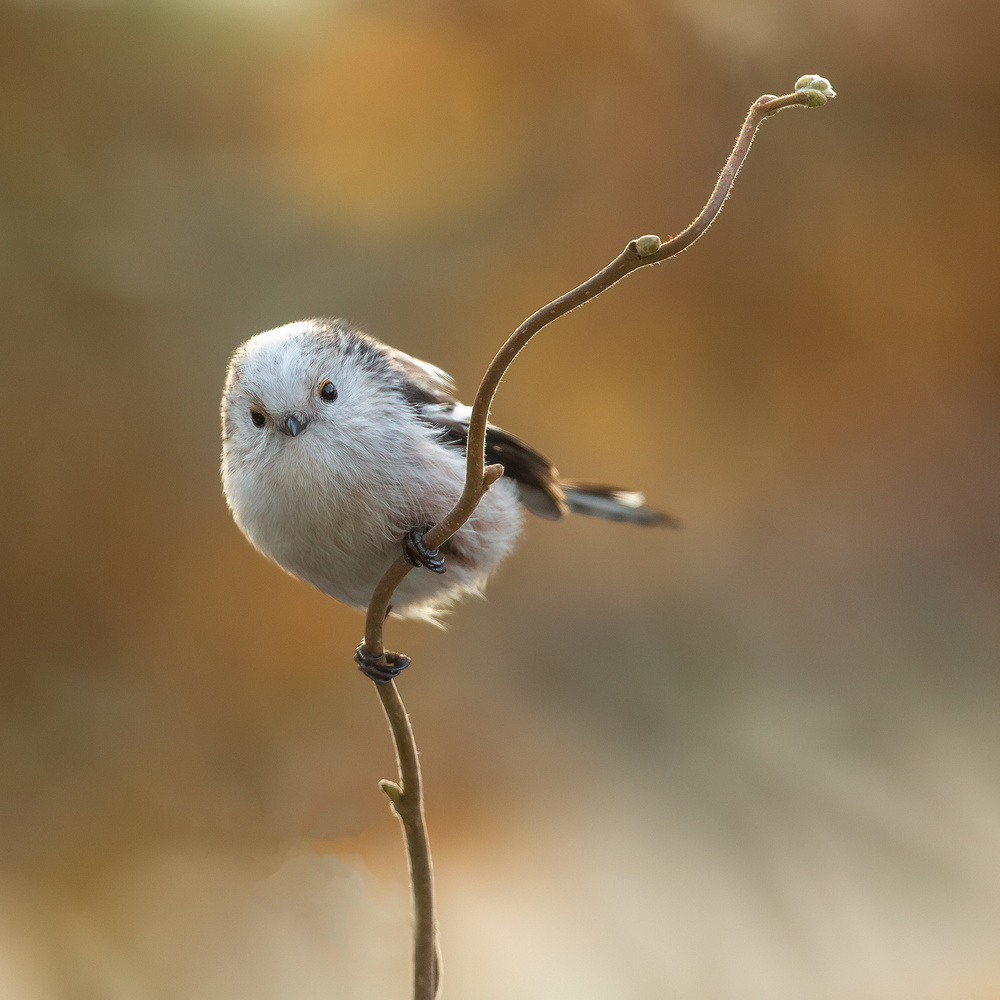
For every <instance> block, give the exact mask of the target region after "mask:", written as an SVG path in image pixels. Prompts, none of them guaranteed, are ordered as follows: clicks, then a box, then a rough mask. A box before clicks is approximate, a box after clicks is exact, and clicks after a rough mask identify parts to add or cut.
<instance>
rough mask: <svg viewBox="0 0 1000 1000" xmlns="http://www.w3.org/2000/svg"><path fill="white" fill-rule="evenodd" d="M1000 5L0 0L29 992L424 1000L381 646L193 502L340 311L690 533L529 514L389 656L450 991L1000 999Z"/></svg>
mask: <svg viewBox="0 0 1000 1000" xmlns="http://www.w3.org/2000/svg"><path fill="white" fill-rule="evenodd" d="M998 28H1000V8H997V6H996V5H995V4H993V3H987V2H973V3H971V4H967V5H965V6H964V7H963V8H962V11H961V12H960V14H959V13H956V12H955V10H954V9H953V8H952V7H951V6H949V5H947V4H945V3H943V2H941V0H927V2H925V3H922V4H917V3H904V2H902V0H884V2H881V3H876V4H872V3H861V2H860V0H841V2H839V3H830V4H825V5H814V6H813V7H803V6H802V5H800V4H792V3H788V2H785V0H771V2H769V3H768V2H764V0H754V2H750V3H746V4H733V3H730V2H725V0H708V2H706V3H703V4H702V3H698V4H696V3H693V2H691V0H676V2H675V3H667V2H665V0H618V2H614V3H598V2H587V3H582V4H581V3H569V2H568V0H545V2H544V3H537V2H535V3H527V2H523V0H500V2H496V0H470V2H467V3H462V4H458V3H449V2H444V0H440V2H438V0H430V2H427V3H422V4H400V3H394V2H385V3H383V2H363V3H356V4H340V3H330V4H319V3H312V4H310V3H303V4H291V3H290V4H284V5H280V4H276V5H267V4H260V5H252V4H246V5H240V4H236V3H225V4H219V5H214V6H205V7H197V6H195V5H188V4H183V3H179V2H178V3H168V2H162V3H158V4H149V3H139V2H123V3H102V2H95V3H86V4H84V3H58V2H53V3H28V2H24V3H20V4H18V3H8V4H6V5H4V6H2V7H0V93H3V95H4V98H3V101H2V102H0V134H2V135H3V136H4V141H3V145H2V151H0V285H2V289H3V302H4V320H3V326H2V337H3V359H4V360H3V364H2V365H0V388H2V395H0V398H2V400H3V404H4V406H3V412H4V420H5V424H6V430H5V432H4V433H3V434H2V435H0V525H2V542H0V545H2V548H0V558H2V565H3V573H2V575H0V586H2V593H0V621H2V625H0V636H2V647H0V648H2V663H0V665H2V674H0V683H2V689H0V691H2V697H0V716H2V723H0V734H2V735H0V740H2V746H3V750H2V754H3V757H2V761H3V764H2V767H0V795H2V799H0V801H2V803H3V810H2V813H0V898H2V899H3V903H4V905H3V906H2V907H0V914H2V915H0V996H11V997H18V998H20V1000H35V998H40V1000H41V998H46V1000H47V998H49V997H68V996H101V997H109V998H116V997H122V998H125V997H128V998H135V997H145V996H150V997H153V996H156V997H199V996H203V997H212V998H213V1000H226V998H228V997H233V998H236V997H239V998H241V1000H246V998H261V1000H264V998H277V997H281V998H288V997H295V998H311V997H317V998H318V997H328V996H336V997H344V998H353V997H359V998H360V997H371V996H385V997H389V996H404V995H406V991H407V988H408V987H407V981H408V969H407V963H408V952H409V941H408V935H409V930H408V901H407V897H406V888H405V877H406V876H405V860H404V857H403V854H402V848H401V845H400V841H399V834H398V830H397V828H396V826H395V823H394V820H393V819H392V817H391V815H390V814H389V811H388V808H387V803H386V802H385V800H384V799H383V798H382V796H381V795H380V793H379V792H378V789H377V782H378V779H380V778H382V777H386V776H389V775H390V774H391V773H392V772H393V766H394V765H393V761H392V756H391V749H390V744H389V738H388V734H387V732H386V731H385V728H384V722H383V720H382V718H381V714H380V710H379V707H378V703H377V699H376V698H375V696H374V694H373V692H372V691H371V688H370V685H369V684H368V682H367V681H365V680H364V679H363V678H361V677H360V675H359V674H358V673H357V671H356V670H354V668H353V663H352V661H351V656H352V652H353V649H354V646H355V645H356V644H357V641H358V639H359V637H360V634H361V630H362V623H361V619H360V617H359V616H358V615H357V614H356V613H355V612H352V611H349V610H348V609H345V608H341V607H339V606H337V605H335V604H334V603H333V602H332V601H330V600H329V599H327V598H324V597H323V596H322V595H319V594H317V593H315V592H313V591H311V590H310V589H309V588H308V587H306V586H305V585H304V584H301V583H299V582H297V581H295V580H292V579H291V578H289V577H286V576H285V575H284V574H282V573H281V572H280V571H278V570H277V569H276V568H274V567H273V566H271V565H270V564H268V563H267V562H265V561H264V560H263V559H262V558H261V557H260V556H258V555H257V554H256V553H255V552H253V551H252V550H251V548H250V547H249V546H248V545H247V543H246V542H245V541H244V540H243V538H242V537H241V536H240V534H239V532H238V531H237V529H236V528H235V526H234V525H233V524H232V521H231V519H230V517H229V515H228V513H227V511H226V508H225V505H224V502H223V500H222V498H221V495H220V490H219V485H218V471H217V469H218V451H219V427H218V402H219V396H220V393H221V387H222V380H223V374H224V370H225V365H226V362H227V360H228V357H229V356H230V354H231V353H232V351H233V350H234V348H235V347H236V346H237V345H238V344H239V343H240V342H241V341H242V340H243V339H245V338H246V337H248V336H250V335H252V334H253V333H255V332H257V331H259V330H262V329H265V328H268V327H271V326H275V325H278V324H280V323H283V322H287V321H291V320H294V319H299V318H303V317H308V316H314V315H340V316H344V317H345V318H347V319H349V320H350V321H351V322H353V323H355V324H356V325H359V326H361V327H363V328H365V329H367V330H368V331H369V332H371V333H373V334H374V335H376V336H378V337H380V338H382V339H384V340H386V341H388V342H390V343H392V344H394V345H395V346H397V347H400V348H402V349H403V350H406V351H408V352H410V353H413V354H416V355H418V356H420V357H423V358H426V359H427V360H429V361H431V362H433V363H435V364H438V365H440V366H441V367H443V368H445V369H447V370H448V371H450V372H451V373H452V374H453V375H454V376H455V377H456V380H457V382H458V385H459V388H460V391H461V393H462V394H463V395H464V396H465V397H466V398H467V399H469V398H471V396H472V395H473V393H474V390H475V386H476V384H477V380H478V377H479V375H480V374H481V373H482V371H483V369H484V367H485V365H486V363H487V362H488V360H489V358H490V357H491V356H492V352H493V351H494V350H495V349H496V347H498V346H499V344H500V343H501V342H502V340H503V339H504V338H505V337H506V336H507V334H508V333H509V332H510V331H511V330H512V329H513V328H514V327H515V326H516V325H517V324H518V323H519V322H520V321H521V320H522V319H523V318H524V317H525V316H526V315H528V314H529V313H530V312H532V311H533V310H534V309H536V308H537V307H539V306H540V305H542V304H544V303H545V302H547V301H548V300H550V299H551V298H553V297H555V296H556V295H558V294H561V293H562V292H563V291H565V290H567V289H568V288H570V287H572V286H573V285H574V284H576V283H578V282H579V281H581V280H583V279H585V278H586V277H588V276H589V275H590V274H591V273H593V272H594V271H596V270H597V269H599V268H600V267H602V266H603V265H604V264H605V263H606V262H607V261H608V260H609V259H611V258H612V257H613V256H614V255H616V254H617V253H618V252H619V251H620V250H621V248H622V247H623V246H624V245H625V244H626V243H627V242H628V241H629V240H630V239H632V238H634V237H637V236H639V235H642V234H644V233H647V232H656V233H659V235H661V236H662V237H667V236H669V235H670V234H671V233H675V232H677V231H679V230H680V229H681V228H682V227H683V226H684V225H686V224H687V222H688V221H689V220H690V219H691V218H692V217H693V216H694V214H695V213H696V212H697V210H698V208H699V207H700V206H701V204H702V203H703V201H704V200H705V198H706V197H707V195H708V192H709V191H710V189H711V186H712V183H713V182H714V179H715V176H716V173H717V171H718V169H719V168H720V167H721V165H722V163H723V161H724V159H725V156H726V155H727V153H728V151H729V149H730V148H731V143H732V141H733V139H734V137H735V135H736V132H737V130H738V127H739V123H740V121H741V120H742V116H743V114H744V112H745V110H746V108H747V106H748V105H749V104H750V102H751V101H752V100H753V99H754V98H755V97H757V96H758V95H759V94H760V93H765V92H778V93H780V92H783V91H785V90H787V89H790V87H791V86H792V84H793V83H794V81H795V80H796V79H797V78H798V77H799V76H800V75H802V74H803V73H812V72H815V73H821V74H823V75H825V76H828V77H829V78H830V80H831V82H832V83H833V86H834V87H835V88H836V90H837V91H838V93H839V94H840V96H838V97H837V98H836V100H834V101H833V102H831V103H830V104H829V105H828V106H827V107H825V108H823V109H820V110H815V111H809V112H808V113H805V112H803V111H799V110H794V111H788V112H786V113H783V114H782V115H780V116H779V117H778V118H776V119H775V120H773V121H769V122H767V123H765V125H764V126H763V128H762V130H761V133H760V135H759V136H758V138H757V140H756V142H755V145H754V148H753V150H752V152H751V155H750V157H749V160H748V162H747V165H746V167H745V168H744V171H743V173H742V174H741V176H740V178H739V180H738V182H737V184H736V187H735V190H734V194H733V197H732V199H731V201H730V203H729V204H728V205H727V207H726V209H725V211H724V212H723V214H722V215H721V217H720V219H719V220H718V221H717V223H716V224H715V225H714V226H713V228H712V229H711V230H710V231H709V233H708V234H707V235H706V236H705V237H704V238H703V240H702V241H700V242H699V243H698V244H696V246H695V247H694V248H692V249H691V250H690V251H688V252H686V253H684V254H683V255H682V256H681V257H679V258H677V259H676V260H674V261H671V262H669V263H667V264H665V265H663V266H660V267H657V268H655V269H651V270H646V271H643V272H641V273H639V274H637V275H635V276H633V277H630V278H629V279H628V280H627V281H626V282H623V283H622V284H621V285H619V286H618V287H616V288H614V289H613V290H611V291H610V292H608V293H607V294H606V295H605V296H604V297H603V298H601V299H600V300H598V301H597V302H595V303H593V304H591V305H590V306H588V307H587V308H586V309H584V310H581V311H578V312H575V313H573V314H572V315H570V316H569V317H567V318H565V319H563V320H561V321H560V322H559V323H558V324H556V325H555V326H553V327H551V328H550V329H548V330H546V331H545V333H544V334H543V336H542V337H540V338H539V340H538V341H537V342H536V343H533V344H532V345H531V346H530V347H529V348H528V350H526V351H525V352H524V354H523V355H522V356H521V357H519V358H518V360H517V362H516V363H515V365H514V367H513V368H512V370H511V371H510V373H509V375H508V378H507V380H506V381H505V383H504V385H503V386H502V388H501V391H500V394H499V396H498V399H497V402H496V406H495V409H494V418H495V419H496V421H497V422H498V423H500V424H502V425H503V426H505V427H507V428H509V429H510V430H511V431H513V432H514V433H516V434H518V435H520V436H522V437H524V438H525V439H527V440H529V441H531V442H532V443H533V444H535V445H537V446H538V447H539V448H540V449H541V450H543V451H544V452H545V453H546V454H548V455H549V456H551V457H552V459H553V460H554V461H555V462H556V463H557V464H558V466H559V467H560V469H561V470H562V471H563V472H564V473H565V474H566V475H567V476H569V477H575V478H580V479H591V480H606V481H613V482H621V483H622V484H623V485H626V486H629V487H636V488H642V489H643V490H645V492H646V493H647V496H648V497H649V499H650V501H651V502H652V503H653V504H655V505H657V506H661V507H663V508H665V509H668V510H669V511H670V512H672V513H674V514H675V515H677V516H678V517H679V518H680V519H681V521H682V522H683V523H684V530H683V531H681V532H678V533H667V532H652V531H650V532H643V531H639V530H635V529H630V528H629V527H628V526H622V525H612V524H603V523H598V522H593V521H587V520H583V519H575V520H572V521H569V522H566V523H561V524H550V523H544V522H540V521H537V520H533V521H532V522H531V523H530V524H528V526H527V528H526V531H525V534H524V537H523V539H522V540H521V543H520V546H519V549H518V552H517V553H516V555H515V556H514V557H513V558H512V559H511V560H510V561H509V563H508V564H507V565H505V566H504V568H503V569H502V571H501V572H500V573H499V575H498V576H497V578H496V579H495V580H494V581H493V584H492V585H491V588H490V591H489V599H488V601H487V602H485V603H479V604H473V605H469V606H466V607H463V608H461V609H459V610H458V611H457V612H456V613H455V614H454V615H453V616H452V617H451V621H450V624H449V628H448V630H447V631H446V632H438V631H435V630H433V629H428V628H427V627H426V626H420V625H413V624H399V623H390V626H389V631H388V641H389V643H390V644H391V645H392V646H393V647H394V648H397V649H403V650H406V651H407V652H408V653H410V654H411V655H412V657H413V660H414V665H413V667H412V668H411V669H410V670H409V671H408V672H407V673H406V674H405V675H404V676H403V678H402V679H401V681H400V688H401V691H402V693H403V696H404V698H405V699H406V701H407V703H408V706H409V708H410V710H411V712H412V714H413V718H414V725H415V727H416V730H417V736H418V740H419V742H420V744H421V749H422V751H423V760H424V767H425V776H426V781H427V786H428V787H427V799H428V801H427V808H428V814H429V824H430V834H431V837H432V843H433V845H434V847H435V861H436V866H437V874H438V881H439V891H440V910H441V914H440V915H441V925H442V944H443V948H444V961H445V970H446V972H445V996H452V997H458V996H469V997H476V998H477V1000H493V998H500V997H510V996H518V997H523V998H525V1000H531V998H535V997H537V998H543V997H544V998H546V1000H548V998H554V997H563V996H566V997H569V996H572V997H574V998H578V1000H588V998H594V1000H598V998H602V1000H603V998H609V997H616V998H617V997H620V998H630V997H638V996H650V995H669V996H676V997H683V998H690V1000H700V998H705V1000H709V998H711V1000H725V998H730V997H732V998H733V1000H736V998H740V1000H744V998H756V997H760V998H761V1000H764V998H767V1000H782V998H785V997H787V998H789V1000H792V998H796V1000H797V998H800V997H803V996H810V997H824V998H826V997H829V998H837V1000H839V998H845V1000H846V998H851V1000H858V998H873V1000H875V998H878V1000H887V998H895V997H899V998H903V997H905V998H907V1000H914V998H918V1000H919V998H924V997H926V998H929V1000H930V998H933V1000H944V998H948V1000H951V998H962V1000H965V998H968V1000H978V998H985V997H992V996H995V995H997V994H1000V957H998V956H1000V880H998V878H997V858H998V856H1000V779H998V774H1000V728H998V726H997V714H998V711H1000V684H998V670H997V668H998V665H1000V662H998V661H1000V609H998V599H1000V528H998V525H1000V331H998V323H997V319H996V317H997V314H998V301H997V300H998V293H997V287H998V283H997V280H996V271H997V236H996V233H997V231H998V225H1000V185H998V180H1000V147H998V140H997V136H998V135H1000V132H998V129H997V112H996V101H995V99H994V96H993V87H994V81H993V79H992V67H993V63H994V62H995V51H996V46H997V42H998V39H1000V31H998Z"/></svg>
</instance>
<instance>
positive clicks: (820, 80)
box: [795, 73, 837, 108]
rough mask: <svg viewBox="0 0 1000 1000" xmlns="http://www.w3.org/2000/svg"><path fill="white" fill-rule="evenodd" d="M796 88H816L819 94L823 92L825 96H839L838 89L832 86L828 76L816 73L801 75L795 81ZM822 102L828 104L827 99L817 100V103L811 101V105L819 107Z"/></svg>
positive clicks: (804, 89)
mask: <svg viewBox="0 0 1000 1000" xmlns="http://www.w3.org/2000/svg"><path fill="white" fill-rule="evenodd" d="M795 89H796V90H797V91H800V92H806V91H810V90H815V91H816V93H817V94H822V95H823V96H824V97H825V98H830V97H836V96H837V94H836V91H835V90H834V89H833V87H831V86H830V81H829V80H827V79H826V77H823V76H818V75H817V74H816V73H807V74H806V75H805V76H800V77H799V78H798V80H796V81H795ZM822 104H826V101H825V100H823V101H817V102H816V103H815V104H813V103H812V102H810V104H809V107H811V108H818V107H819V106H820V105H822Z"/></svg>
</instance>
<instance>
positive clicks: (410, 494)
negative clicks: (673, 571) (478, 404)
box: [221, 318, 677, 682]
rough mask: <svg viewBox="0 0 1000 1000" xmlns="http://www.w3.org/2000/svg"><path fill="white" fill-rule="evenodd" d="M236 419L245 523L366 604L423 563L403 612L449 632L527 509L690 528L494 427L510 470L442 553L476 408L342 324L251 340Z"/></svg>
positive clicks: (397, 601)
mask: <svg viewBox="0 0 1000 1000" xmlns="http://www.w3.org/2000/svg"><path fill="white" fill-rule="evenodd" d="M221 410H222V414H221V415H222V463H221V465H222V468H221V472H222V488H223V492H224V495H225V498H226V502H227V503H228V506H229V509H230V511H231V512H232V516H233V519H234V520H235V522H236V524H237V526H238V527H239V529H240V530H241V531H242V533H243V534H244V535H245V536H246V538H247V539H248V540H249V542H250V543H251V544H252V545H253V546H254V547H255V548H256V549H257V550H259V551H260V552H261V553H263V555H265V556H266V557H268V558H269V559H271V560H272V561H273V562H275V563H277V565H278V566H280V567H281V568H282V569H284V570H285V571H286V572H288V573H290V574H291V575H293V576H295V577H298V578H300V579H302V580H305V581H306V582H308V583H310V584H312V585H313V586H314V587H316V588H317V589H318V590H320V591H322V592H323V593H324V594H328V595H329V596H330V597H333V598H334V599H335V600H337V601H340V602H341V603H343V604H346V605H349V606H350V607H353V608H357V609H360V610H363V609H365V608H366V607H367V606H368V604H369V602H370V600H371V598H372V594H373V592H374V590H375V588H376V585H377V584H378V582H379V580H380V579H381V578H382V576H383V574H384V573H385V571H386V570H387V569H388V568H389V566H390V565H391V564H392V563H393V562H394V561H395V560H396V559H397V558H398V556H399V555H400V553H402V554H404V555H405V556H406V557H407V559H408V560H409V561H410V562H411V563H412V564H413V565H414V566H415V567H417V569H416V571H415V572H410V573H409V574H407V576H406V577H405V579H404V580H403V581H402V582H401V583H400V585H399V587H398V588H397V590H396V591H395V593H394V594H393V597H392V604H391V608H390V611H391V613H392V615H393V616H395V617H401V618H417V619H423V620H425V621H428V622H431V623H434V624H441V617H442V614H443V613H444V612H445V611H447V610H448V609H449V608H451V606H452V605H453V604H454V603H455V602H456V601H458V600H460V599H461V598H463V597H466V596H469V595H481V594H482V592H483V588H484V586H485V584H486V581H487V579H488V578H489V577H490V575H491V574H492V572H493V571H494V569H496V567H497V566H498V565H499V563H500V562H501V561H502V560H503V559H504V558H505V557H506V556H507V555H508V554H509V553H510V552H511V550H512V549H513V547H514V542H515V539H516V538H517V536H518V534H519V533H520V531H521V528H522V523H523V520H524V518H523V512H524V511H527V512H530V513H531V514H534V515H537V516H539V517H542V518H545V519H548V520H559V519H560V518H562V517H564V516H565V515H567V514H569V513H574V514H584V515H589V516H592V517H598V518H604V519H606V520H610V521H625V522H630V523H632V524H638V525H643V526H654V525H661V526H670V527H675V526H676V525H677V522H676V520H675V519H674V518H672V517H671V516H670V515H668V514H665V513H663V512H661V511H658V510H654V509H652V508H650V507H647V506H646V505H645V498H644V497H643V495H642V494H641V493H639V492H637V491H634V490H627V489H622V488H619V487H614V486H605V485H599V484H590V483H582V482H575V481H572V480H567V479H561V478H560V477H559V473H558V472H557V470H556V469H555V468H554V466H553V465H552V463H551V462H550V461H549V460H548V459H547V458H545V457H544V456H543V455H541V454H540V453H539V452H538V451H536V450H535V449H534V448H531V447H530V446H529V445H527V444H525V443H524V442H523V441H521V440H520V439H518V438H517V437H515V436H514V435H513V434H510V433H508V432H507V431H504V430H502V429H500V428H499V427H495V426H493V425H490V426H489V427H488V430H487V433H486V460H487V462H488V463H490V464H493V463H499V464H501V465H502V466H503V469H504V473H503V476H502V477H501V478H500V479H499V480H498V481H497V482H496V483H494V484H493V485H492V486H491V487H490V489H489V490H488V491H487V492H486V494H485V495H484V496H483V498H482V500H481V502H480V504H479V506H478V507H477V508H476V510H475V512H474V513H473V514H472V516H471V517H470V518H469V520H468V521H467V522H466V523H465V524H464V525H463V526H462V527H461V528H459V530H458V531H457V532H456V533H455V534H454V535H452V537H451V538H449V539H448V540H447V541H446V542H445V543H444V544H443V545H442V546H441V547H440V550H437V549H433V550H431V549H427V548H426V547H425V546H424V545H423V541H422V539H423V534H424V532H425V531H426V530H427V529H428V528H429V527H430V526H431V525H433V524H435V523H437V522H438V521H440V520H441V519H442V518H443V517H444V516H445V515H446V514H447V513H448V512H449V511H450V510H451V509H452V507H453V506H454V505H455V502H456V500H457V499H458V497H459V495H460V494H461V492H462V487H463V485H464V481H465V447H466V443H467V438H468V427H469V418H470V414H471V408H470V407H468V406H465V405H463V404H462V403H460V402H459V401H458V400H457V399H456V398H455V396H454V383H453V381H452V379H451V377H450V376H449V375H448V374H447V373H446V372H444V371H442V370H441V369H440V368H437V367H436V366H434V365H432V364H428V363H427V362H425V361H421V360H419V359H417V358H414V357H411V356H410V355H408V354H404V353H403V352H402V351H399V350H397V349H395V348H393V347H389V346H387V345H386V344H383V343H381V342H380V341H378V340H376V339H375V338H374V337H372V336H370V335H368V334H366V333H363V332H361V331H360V330H357V329H355V328H354V327H352V326H351V325H350V324H349V323H347V322H346V321H345V320H342V319H322V318H321V319H307V320H301V321H298V322H294V323H288V324H286V325H284V326H280V327H277V328H275V329H272V330H267V331H265V332H263V333H259V334H257V335H256V336H253V337H251V338H250V339H249V340H247V341H245V342H244V343H242V344H241V345H240V346H239V347H238V348H237V349H236V351H235V353H234V354H233V356H232V358H231V360H230V362H229V366H228V369H227V372H226V380H225V389H224V391H223V396H222V407H221ZM362 648H363V647H359V653H360V651H361V650H362ZM394 655H397V656H398V655H399V654H394ZM402 659H403V660H405V659H406V658H405V657H402ZM363 660H364V657H363V655H359V657H358V662H359V666H361V669H362V670H363V671H364V672H365V673H367V674H368V675H369V676H372V677H373V679H375V680H378V681H380V682H382V681H384V680H385V679H386V678H385V676H384V674H385V668H384V664H383V666H382V667H378V666H372V665H371V664H368V669H366V665H365V663H364V662H363ZM406 662H407V663H408V662H409V661H408V660H406ZM405 665H406V663H403V664H402V666H405ZM402 666H400V667H399V669H402ZM395 673H398V670H396V671H395ZM395 673H392V676H395Z"/></svg>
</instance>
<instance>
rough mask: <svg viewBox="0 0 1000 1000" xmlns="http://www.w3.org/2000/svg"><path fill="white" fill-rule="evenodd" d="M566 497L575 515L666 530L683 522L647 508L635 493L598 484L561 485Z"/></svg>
mask: <svg viewBox="0 0 1000 1000" xmlns="http://www.w3.org/2000/svg"><path fill="white" fill-rule="evenodd" d="M559 485H560V486H561V487H562V491H563V493H564V494H565V496H566V506H567V507H568V508H569V509H570V510H571V511H572V512H573V513H574V514H585V515H587V517H603V518H604V519H605V520H606V521H628V522H629V523H631V524H648V525H653V524H659V525H662V526H663V527H665V528H679V527H680V522H679V521H678V520H677V519H676V518H674V517H671V516H670V515H669V514H664V513H663V512H662V511H659V510H653V508H652V507H647V506H646V498H645V497H644V496H643V495H642V494H641V493H637V492H636V491H635V490H623V489H621V488H620V487H618V486H602V485H599V484H597V483H575V482H572V481H566V480H563V481H561V482H560V483H559Z"/></svg>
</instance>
